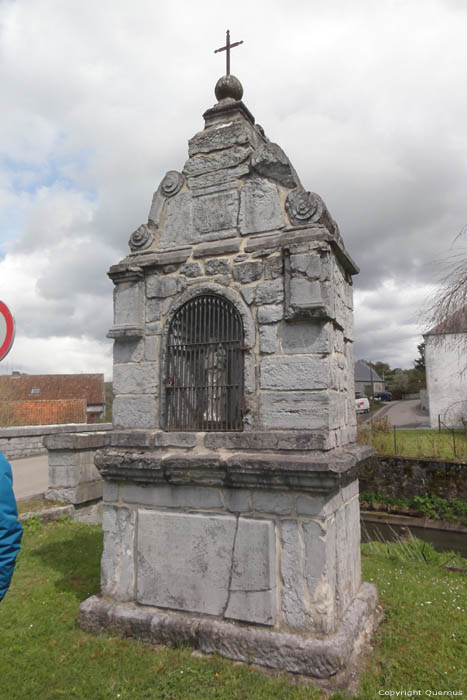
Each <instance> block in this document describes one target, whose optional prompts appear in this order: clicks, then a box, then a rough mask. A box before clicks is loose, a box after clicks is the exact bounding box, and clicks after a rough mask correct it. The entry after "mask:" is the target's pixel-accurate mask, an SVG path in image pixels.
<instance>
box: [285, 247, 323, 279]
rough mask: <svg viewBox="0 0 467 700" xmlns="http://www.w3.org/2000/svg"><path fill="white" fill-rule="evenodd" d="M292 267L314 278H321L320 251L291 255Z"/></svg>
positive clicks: (293, 269)
mask: <svg viewBox="0 0 467 700" xmlns="http://www.w3.org/2000/svg"><path fill="white" fill-rule="evenodd" d="M290 269H291V270H292V271H296V272H303V273H304V274H305V275H306V276H307V277H310V278H312V279H320V276H321V258H320V256H319V254H318V253H308V254H304V253H302V254H301V255H291V256H290Z"/></svg>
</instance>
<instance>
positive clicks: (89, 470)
mask: <svg viewBox="0 0 467 700" xmlns="http://www.w3.org/2000/svg"><path fill="white" fill-rule="evenodd" d="M109 442H110V433H109V432H88V433H80V434H73V433H64V434H56V435H53V434H52V435H48V436H46V437H45V438H44V446H45V447H46V448H47V450H48V454H49V487H48V489H47V491H46V493H45V497H46V498H48V499H50V500H59V501H65V502H66V503H72V504H73V505H75V506H80V505H82V504H88V503H89V502H92V501H98V500H100V499H101V498H102V488H103V480H102V477H101V475H100V474H99V472H98V471H97V469H96V467H95V465H94V455H95V453H96V450H97V449H99V448H101V447H105V446H106V445H108V444H109Z"/></svg>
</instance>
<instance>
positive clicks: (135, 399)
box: [112, 394, 159, 428]
mask: <svg viewBox="0 0 467 700" xmlns="http://www.w3.org/2000/svg"><path fill="white" fill-rule="evenodd" d="M112 417H113V424H114V427H115V428H156V427H157V425H158V419H159V412H158V400H157V398H156V397H155V396H152V395H148V394H140V395H133V396H116V397H115V399H114V402H113V406H112Z"/></svg>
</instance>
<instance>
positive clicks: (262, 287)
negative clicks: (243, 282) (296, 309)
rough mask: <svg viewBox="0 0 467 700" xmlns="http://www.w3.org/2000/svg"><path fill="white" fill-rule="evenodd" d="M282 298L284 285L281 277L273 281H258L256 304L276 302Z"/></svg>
mask: <svg viewBox="0 0 467 700" xmlns="http://www.w3.org/2000/svg"><path fill="white" fill-rule="evenodd" d="M283 299H284V285H283V281H282V280H281V279H279V280H274V281H273V282H260V283H259V284H258V286H257V287H256V303H257V304H277V303H278V302H280V301H282V300H283Z"/></svg>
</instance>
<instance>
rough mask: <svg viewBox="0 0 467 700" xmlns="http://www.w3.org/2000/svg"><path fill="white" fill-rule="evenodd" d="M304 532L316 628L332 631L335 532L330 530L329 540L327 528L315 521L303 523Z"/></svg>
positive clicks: (334, 601)
mask: <svg viewBox="0 0 467 700" xmlns="http://www.w3.org/2000/svg"><path fill="white" fill-rule="evenodd" d="M302 532H303V539H304V544H305V557H304V559H305V561H304V577H305V582H306V586H307V589H308V594H309V597H310V599H311V609H312V614H313V627H314V629H315V630H316V631H317V632H318V633H321V634H331V633H332V632H333V631H334V627H335V620H336V596H335V567H334V566H333V561H332V558H331V556H330V554H331V552H330V548H332V550H333V551H332V554H334V544H335V532H334V531H333V530H332V532H331V533H329V534H330V535H331V537H330V542H329V543H328V541H327V540H328V532H327V528H323V524H321V523H317V522H313V521H312V520H309V521H307V522H303V523H302ZM333 536H334V537H333Z"/></svg>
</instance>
